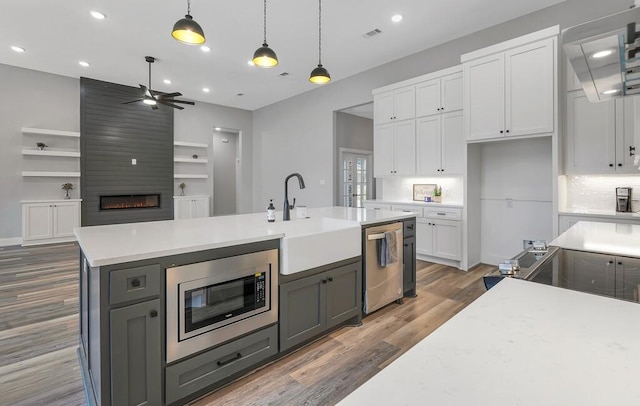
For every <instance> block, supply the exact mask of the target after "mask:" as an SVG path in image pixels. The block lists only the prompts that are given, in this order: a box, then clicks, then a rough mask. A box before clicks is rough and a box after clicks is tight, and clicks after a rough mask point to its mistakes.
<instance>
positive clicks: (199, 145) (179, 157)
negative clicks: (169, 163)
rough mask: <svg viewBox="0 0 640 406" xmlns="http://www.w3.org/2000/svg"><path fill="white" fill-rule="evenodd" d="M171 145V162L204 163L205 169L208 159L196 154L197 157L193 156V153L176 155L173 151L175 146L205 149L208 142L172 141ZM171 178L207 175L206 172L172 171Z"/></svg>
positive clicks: (204, 176)
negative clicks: (172, 148) (172, 154)
mask: <svg viewBox="0 0 640 406" xmlns="http://www.w3.org/2000/svg"><path fill="white" fill-rule="evenodd" d="M173 146H174V156H173V162H177V163H186V164H200V165H205V170H206V164H208V163H209V159H207V158H201V157H200V156H198V158H193V154H192V155H191V156H189V155H177V154H176V152H175V147H185V148H193V149H196V150H200V149H204V150H205V151H207V150H208V148H209V144H203V143H199V142H185V141H174V142H173ZM173 178H174V179H208V178H209V175H208V174H207V173H174V174H173Z"/></svg>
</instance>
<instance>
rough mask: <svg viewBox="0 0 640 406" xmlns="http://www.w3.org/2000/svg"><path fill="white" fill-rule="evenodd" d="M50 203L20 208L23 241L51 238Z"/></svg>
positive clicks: (51, 213) (32, 204) (51, 218)
mask: <svg viewBox="0 0 640 406" xmlns="http://www.w3.org/2000/svg"><path fill="white" fill-rule="evenodd" d="M52 205H53V204H52V203H29V204H23V206H22V226H23V227H24V230H22V235H23V239H24V240H25V241H31V240H40V239H49V238H51V237H52V236H53V217H52V216H53V212H52V210H51V209H52Z"/></svg>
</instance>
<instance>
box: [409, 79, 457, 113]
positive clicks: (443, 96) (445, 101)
mask: <svg viewBox="0 0 640 406" xmlns="http://www.w3.org/2000/svg"><path fill="white" fill-rule="evenodd" d="M460 109H462V73H454V74H452V75H447V76H444V77H441V78H436V79H432V80H428V81H426V82H423V83H419V84H417V85H416V117H424V116H429V115H433V114H440V113H446V112H449V111H456V110H460Z"/></svg>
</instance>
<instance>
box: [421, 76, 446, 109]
mask: <svg viewBox="0 0 640 406" xmlns="http://www.w3.org/2000/svg"><path fill="white" fill-rule="evenodd" d="M441 107H442V102H441V96H440V79H433V80H429V81H427V82H424V83H420V84H418V85H416V117H424V116H430V115H432V114H439V113H440V108H441Z"/></svg>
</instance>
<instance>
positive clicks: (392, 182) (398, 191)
mask: <svg viewBox="0 0 640 406" xmlns="http://www.w3.org/2000/svg"><path fill="white" fill-rule="evenodd" d="M381 180H382V185H381V186H382V188H380V187H379V189H378V193H377V198H378V199H380V200H396V201H405V200H413V185H414V184H430V183H431V184H436V185H438V186H441V187H442V202H443V203H447V202H449V203H462V197H463V188H462V177H461V176H459V177H457V176H456V177H442V178H440V177H433V178H417V177H415V178H413V177H411V178H410V177H406V178H382V179H381ZM639 183H640V182H639ZM378 185H379V186H380V184H378ZM639 193H640V191H639Z"/></svg>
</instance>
